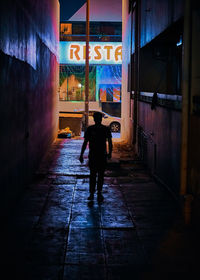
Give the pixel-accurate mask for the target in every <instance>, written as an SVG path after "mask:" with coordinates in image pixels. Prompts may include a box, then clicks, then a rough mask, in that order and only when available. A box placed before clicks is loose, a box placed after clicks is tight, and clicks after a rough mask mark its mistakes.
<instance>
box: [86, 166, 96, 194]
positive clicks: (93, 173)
mask: <svg viewBox="0 0 200 280" xmlns="http://www.w3.org/2000/svg"><path fill="white" fill-rule="evenodd" d="M96 175H97V171H96V170H95V169H94V168H90V188H89V191H90V196H89V198H88V199H93V198H94V193H95V188H96Z"/></svg>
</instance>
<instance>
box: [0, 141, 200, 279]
mask: <svg viewBox="0 0 200 280" xmlns="http://www.w3.org/2000/svg"><path fill="white" fill-rule="evenodd" d="M82 141H83V140H82V139H77V140H71V139H64V140H63V139H58V140H57V141H56V142H55V143H54V144H53V146H52V149H51V151H50V152H49V153H48V155H47V157H46V158H45V160H44V161H43V163H42V165H41V167H40V169H39V170H38V172H37V174H36V176H35V179H34V181H33V182H32V184H31V185H30V186H29V187H28V188H27V190H26V192H25V194H24V196H23V199H22V200H20V201H19V202H18V206H17V210H16V211H15V213H13V220H10V223H9V227H8V228H9V231H8V230H6V231H5V236H4V238H2V243H3V244H2V245H4V246H3V247H4V250H3V251H2V252H3V259H4V261H3V262H2V264H3V267H4V268H5V269H6V274H5V277H4V278H3V279H16V278H17V279H26V280H29V279H35V280H36V279H37V280H40V279H41V280H47V279H52V280H53V279H60V280H61V279H66V280H68V279H69V280H78V279H81V280H82V279H86V280H97V279H101V280H104V279H107V280H108V279H110V280H117V279H125V280H126V279H150V278H151V277H152V279H169V278H170V279H173V278H172V277H173V276H177V275H178V276H181V275H186V273H189V274H190V275H191V276H192V271H194V270H193V266H194V267H195V262H194V259H193V256H194V257H197V255H195V254H196V253H195V252H194V251H193V248H191V247H190V245H191V244H188V245H187V246H186V247H187V248H186V249H185V247H184V246H183V247H182V244H183V243H184V242H185V240H184V238H185V236H183V235H182V232H181V231H180V228H179V229H178V230H177V231H176V233H173V231H174V230H172V229H173V228H174V223H175V218H176V217H177V213H178V211H177V209H178V208H177V205H178V204H177V201H175V199H174V198H172V196H171V195H170V194H169V192H168V191H167V190H166V189H164V188H163V187H162V186H160V185H158V184H156V183H155V182H154V180H153V179H152V178H151V177H150V176H149V175H148V174H147V172H146V171H145V170H144V169H143V168H142V166H141V165H140V163H139V162H136V161H135V162H134V161H133V160H132V158H131V155H130V152H129V151H127V152H126V151H121V152H120V151H119V150H117V149H114V153H113V159H112V161H111V162H110V163H109V167H108V170H107V172H106V177H105V185H104V190H103V194H104V197H105V199H104V202H103V203H102V204H98V203H97V201H96V197H95V200H94V204H93V205H88V202H87V196H88V182H89V178H88V174H89V172H88V168H87V166H86V163H87V160H85V163H84V164H83V165H81V164H80V162H79V161H78V157H79V154H80V149H81V145H82ZM85 157H87V153H86V154H85ZM176 221H177V219H176ZM177 226H178V225H177V224H176V227H177ZM170 236H171V237H170ZM181 238H183V240H184V241H183V240H182V241H179V240H180V239H181ZM190 238H191V237H190ZM194 240H195V239H193V242H194ZM181 242H182V243H181ZM191 242H192V241H191ZM196 245H197V244H195V246H196ZM176 246H178V253H177V250H176V249H177V248H176ZM1 247H2V246H1ZM160 248H162V252H161V253H162V254H161V257H160V255H157V253H158V249H160ZM188 252H189V255H188ZM170 254H171V255H170ZM157 256H158V257H157ZM197 260H198V258H197V259H196V261H197ZM151 264H154V266H152V265H151ZM154 267H155V268H156V269H155V270H154ZM190 279H194V278H190Z"/></svg>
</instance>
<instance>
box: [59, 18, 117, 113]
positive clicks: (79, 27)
mask: <svg viewBox="0 0 200 280" xmlns="http://www.w3.org/2000/svg"><path fill="white" fill-rule="evenodd" d="M85 34H86V30H85V22H76V21H75V22H70V21H68V22H61V24H60V92H59V104H60V106H59V107H60V109H59V110H60V112H69V111H74V110H83V109H84V100H85V52H86V51H85V48H86V47H85V40H86V38H85ZM89 48H90V55H89V61H90V67H89V102H90V108H92V109H97V110H105V111H107V113H111V114H114V115H117V116H120V112H121V63H122V46H121V22H90V47H89Z"/></svg>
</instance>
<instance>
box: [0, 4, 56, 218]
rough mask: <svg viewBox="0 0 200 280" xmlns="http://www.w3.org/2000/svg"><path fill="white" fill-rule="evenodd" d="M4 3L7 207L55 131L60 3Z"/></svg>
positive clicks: (0, 147)
mask: <svg viewBox="0 0 200 280" xmlns="http://www.w3.org/2000/svg"><path fill="white" fill-rule="evenodd" d="M2 2H3V3H2ZM2 2H1V10H0V14H1V15H0V26H1V28H0V36H1V41H0V61H1V72H0V91H1V95H0V119H1V138H0V139H1V140H0V141H1V142H0V154H1V162H0V170H1V171H0V172H1V186H2V187H1V201H0V204H1V207H2V208H3V209H6V210H9V209H11V205H12V203H14V201H15V200H16V197H17V196H18V195H19V194H20V193H21V192H22V190H23V189H24V185H25V184H26V183H27V182H29V180H30V178H31V176H32V175H33V173H34V171H35V170H36V169H37V167H38V164H39V162H40V160H41V158H42V157H43V155H44V154H45V152H46V151H47V149H48V147H49V145H50V144H51V143H52V141H53V140H54V139H55V137H56V134H57V125H58V113H57V107H58V104H57V102H58V95H57V89H58V69H59V68H58V66H59V65H58V41H59V2H58V0H50V1H49V0H35V1H31V0H26V1H23V0H15V1H14V0H6V1H5V0H3V1H2ZM1 212H2V211H1ZM4 214H5V211H4Z"/></svg>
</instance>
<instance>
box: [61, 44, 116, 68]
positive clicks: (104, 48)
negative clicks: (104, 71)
mask: <svg viewBox="0 0 200 280" xmlns="http://www.w3.org/2000/svg"><path fill="white" fill-rule="evenodd" d="M85 56H86V44H85V42H66V41H61V42H60V64H74V65H84V64H85ZM89 62H90V64H121V63H122V43H119V42H90V43H89Z"/></svg>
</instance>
